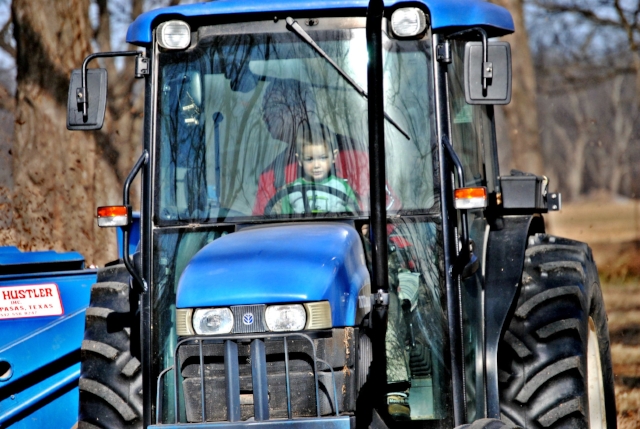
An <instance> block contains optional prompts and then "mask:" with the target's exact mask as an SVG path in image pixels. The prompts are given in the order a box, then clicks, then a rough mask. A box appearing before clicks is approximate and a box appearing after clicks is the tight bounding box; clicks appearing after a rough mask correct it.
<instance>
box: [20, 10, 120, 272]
mask: <svg viewBox="0 0 640 429" xmlns="http://www.w3.org/2000/svg"><path fill="white" fill-rule="evenodd" d="M89 4H90V1H89V0H66V1H50V0H14V1H13V4H12V13H13V24H14V35H15V39H16V43H17V58H16V63H17V69H18V74H17V76H18V77H17V92H16V116H15V117H16V124H15V131H14V146H13V174H14V195H13V207H14V218H13V228H14V233H15V238H16V241H17V244H18V246H19V247H20V248H22V249H23V250H36V249H55V250H58V251H69V250H75V251H78V252H80V253H82V254H83V255H84V257H85V259H86V260H87V262H88V263H104V262H106V260H108V259H113V257H114V256H115V237H114V232H113V231H100V230H99V229H98V227H97V226H96V223H95V219H94V213H95V208H96V205H97V204H96V183H97V182H102V181H104V180H105V178H108V177H110V176H111V177H113V173H112V170H113V169H112V168H111V167H105V166H104V165H103V164H104V163H102V162H101V159H99V158H100V157H99V155H100V153H101V152H100V150H99V149H97V144H96V138H95V136H96V134H92V133H84V132H70V131H67V130H66V99H67V92H68V88H69V76H70V72H71V70H72V69H74V68H79V67H80V66H81V64H82V61H83V59H84V57H85V56H87V55H88V54H89V53H91V45H90V40H91V38H92V35H93V32H92V29H91V24H90V22H89ZM103 170H104V171H103ZM109 170H111V172H109ZM97 173H98V175H99V176H100V178H99V180H96V174H97ZM106 202H110V203H116V202H117V201H105V203H106Z"/></svg>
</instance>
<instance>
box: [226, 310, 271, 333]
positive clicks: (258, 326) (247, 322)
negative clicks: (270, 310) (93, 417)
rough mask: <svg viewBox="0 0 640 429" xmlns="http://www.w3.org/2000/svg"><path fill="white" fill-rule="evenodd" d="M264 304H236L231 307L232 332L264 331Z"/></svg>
mask: <svg viewBox="0 0 640 429" xmlns="http://www.w3.org/2000/svg"><path fill="white" fill-rule="evenodd" d="M264 311H265V306H264V305H237V306H235V307H231V313H232V314H233V332H234V333H235V334H250V333H253V332H264V331H265V330H266V329H265V326H264Z"/></svg>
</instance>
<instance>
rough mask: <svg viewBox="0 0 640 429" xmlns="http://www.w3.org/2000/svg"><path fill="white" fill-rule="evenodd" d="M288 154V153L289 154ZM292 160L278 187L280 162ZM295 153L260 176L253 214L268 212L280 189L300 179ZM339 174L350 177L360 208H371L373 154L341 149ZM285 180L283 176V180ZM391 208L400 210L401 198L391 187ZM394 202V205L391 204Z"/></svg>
mask: <svg viewBox="0 0 640 429" xmlns="http://www.w3.org/2000/svg"><path fill="white" fill-rule="evenodd" d="M287 155H288V156H287ZM285 158H288V159H289V163H288V164H287V165H286V167H285V168H284V183H282V185H280V186H276V169H277V168H282V167H280V166H278V164H282V163H284V162H285ZM294 159H295V157H293V156H292V155H291V154H286V153H283V154H282V156H279V157H278V158H277V159H276V160H275V161H274V162H272V163H271V165H270V166H269V167H268V168H267V169H266V170H265V171H264V172H263V173H262V174H261V175H260V178H259V179H258V193H257V194H256V202H255V204H254V206H253V215H255V216H259V215H262V214H264V209H265V206H266V205H267V203H268V202H269V200H270V199H271V198H273V196H274V195H275V194H276V191H277V188H280V187H281V186H284V185H286V184H289V183H291V182H293V181H294V180H296V179H297V178H298V176H299V174H300V168H299V165H298V163H297V162H296V161H295V160H294ZM335 169H336V171H335V174H336V176H338V177H340V178H343V179H346V180H347V182H348V183H349V185H350V186H351V188H352V189H353V190H354V191H355V193H356V194H357V195H358V198H359V200H360V209H361V210H363V211H367V210H368V208H369V154H368V153H367V152H364V151H361V150H351V149H348V150H341V151H340V152H339V153H338V156H337V157H336V164H335ZM280 181H281V182H282V179H280ZM387 194H388V195H387V209H391V210H398V209H399V208H400V206H401V205H400V200H399V199H398V198H397V197H396V196H395V195H394V194H393V191H391V190H390V189H389V187H388V186H387ZM389 205H391V207H389Z"/></svg>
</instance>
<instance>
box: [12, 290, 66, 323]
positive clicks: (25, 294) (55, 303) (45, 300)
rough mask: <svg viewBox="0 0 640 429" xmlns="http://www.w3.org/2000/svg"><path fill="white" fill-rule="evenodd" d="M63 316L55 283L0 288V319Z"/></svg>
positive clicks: (58, 291)
mask: <svg viewBox="0 0 640 429" xmlns="http://www.w3.org/2000/svg"><path fill="white" fill-rule="evenodd" d="M61 314H64V310H63V308H62V300H61V299H60V290H59V289H58V285H57V284H55V283H45V284H40V285H20V286H8V287H0V319H20V318H24V317H41V316H59V315H61Z"/></svg>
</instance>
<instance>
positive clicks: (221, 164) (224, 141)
mask: <svg viewBox="0 0 640 429" xmlns="http://www.w3.org/2000/svg"><path fill="white" fill-rule="evenodd" d="M310 34H311V35H312V37H314V39H315V40H316V41H317V42H318V44H319V45H320V46H321V47H322V49H324V50H325V51H326V52H327V53H328V54H329V55H330V56H331V57H332V58H333V59H334V60H335V61H336V62H337V63H338V64H340V66H341V67H342V68H343V69H344V70H345V71H346V72H347V73H348V74H349V75H350V76H352V77H353V78H354V79H355V80H356V81H357V82H358V83H359V84H361V85H362V86H363V87H366V41H365V32H364V29H363V28H358V29H352V30H335V31H315V32H314V31H311V32H310ZM199 37H200V40H199V43H198V46H197V47H196V48H194V49H192V50H190V51H186V52H182V53H161V54H160V60H161V72H160V74H161V77H162V83H161V86H160V91H159V94H160V103H159V110H160V120H159V122H158V142H159V146H160V149H159V153H158V156H159V159H160V168H159V171H158V177H159V183H160V186H159V189H158V191H159V194H160V198H159V200H158V202H159V204H158V210H157V214H158V216H159V218H160V220H166V221H176V220H178V221H180V220H182V221H188V222H193V221H208V220H216V219H218V220H224V219H225V218H226V217H228V216H251V215H254V216H255V215H261V214H262V213H255V212H254V211H255V210H254V208H255V203H256V200H257V198H258V194H259V193H260V192H261V189H260V188H259V181H260V180H261V175H263V174H264V172H265V171H269V170H271V171H273V176H274V178H275V179H273V180H275V185H274V186H275V188H276V189H277V188H280V187H282V186H284V185H285V184H286V181H291V180H292V179H295V178H296V176H295V174H296V170H295V164H296V162H295V156H294V151H293V149H294V146H295V145H294V143H295V137H296V136H297V135H298V133H299V131H300V129H301V127H303V126H309V125H310V124H311V125H312V124H322V125H324V126H326V127H328V129H330V130H331V132H332V133H333V134H334V135H335V139H336V141H337V146H338V148H339V149H340V152H341V154H343V155H342V157H341V158H339V163H340V168H338V169H337V170H338V171H339V174H341V177H342V178H345V179H348V180H349V181H350V182H355V183H356V185H359V184H361V183H362V184H366V187H364V186H362V189H361V191H362V192H363V194H364V195H363V197H364V199H366V198H367V194H368V168H367V167H368V154H367V143H368V135H367V134H368V127H367V100H366V99H365V98H364V97H362V96H361V95H360V94H358V92H357V91H355V90H354V89H353V88H352V87H351V86H350V85H349V84H348V83H347V82H346V80H345V79H344V78H343V77H342V76H341V75H340V74H339V73H338V72H336V71H335V70H334V69H333V68H332V67H331V66H330V65H329V64H328V63H327V62H326V60H325V59H324V58H322V57H320V56H319V55H318V53H317V52H315V51H314V50H313V49H312V48H311V47H310V46H308V45H307V44H306V43H304V42H302V41H301V40H300V39H299V38H298V37H297V36H296V35H295V34H292V33H289V32H282V33H280V32H276V33H269V34H241V35H234V34H227V35H207V32H206V30H205V31H201V32H200V35H199ZM401 44H402V46H401ZM427 46H428V44H427V43H422V42H417V41H412V42H400V43H397V42H393V43H391V49H389V51H388V55H387V66H386V68H387V73H388V76H389V77H390V79H388V82H387V93H388V94H387V103H388V105H389V106H388V110H389V112H388V113H389V114H390V115H391V116H392V117H393V118H394V119H396V120H398V121H399V122H400V123H401V125H402V127H403V128H404V129H406V130H407V131H408V132H409V133H410V134H411V135H412V138H411V140H407V139H406V138H405V137H403V136H402V135H401V134H399V133H398V132H397V131H395V129H393V128H392V127H387V130H388V131H387V133H388V134H389V137H388V140H389V142H390V143H389V145H388V146H389V147H390V148H391V149H390V151H389V153H388V159H389V161H388V165H389V167H388V171H389V172H390V173H389V175H388V181H389V184H390V186H391V188H392V189H393V190H394V191H395V193H396V194H398V195H399V196H400V199H401V200H403V205H404V206H405V207H406V208H420V207H428V206H430V205H431V204H432V203H433V199H432V195H433V191H432V189H431V188H432V186H433V185H432V183H433V175H432V168H431V164H432V150H431V147H430V146H431V143H432V142H431V141H432V138H431V134H432V127H431V124H432V118H433V115H432V112H431V101H430V99H429V95H428V91H427V86H428V85H429V82H430V78H429V73H430V71H429V67H428V63H429V60H430V53H429V52H428V50H427V49H428V48H427ZM415 61H419V62H420V65H419V67H418V69H419V70H423V71H424V73H425V74H424V75H423V76H414V75H413V74H410V72H409V70H414V69H415V68H414V67H413V66H412V65H411V66H409V65H408V64H407V62H415ZM411 73H415V72H411ZM391 77H393V79H391ZM287 175H288V176H287ZM285 176H286V177H285ZM280 179H281V180H280ZM356 187H357V186H356ZM356 191H360V190H359V189H356Z"/></svg>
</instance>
